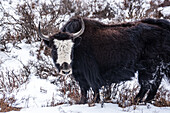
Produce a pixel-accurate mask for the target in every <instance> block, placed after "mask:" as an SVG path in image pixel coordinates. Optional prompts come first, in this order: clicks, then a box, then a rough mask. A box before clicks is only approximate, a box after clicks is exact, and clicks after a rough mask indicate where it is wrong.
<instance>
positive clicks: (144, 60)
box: [38, 17, 170, 103]
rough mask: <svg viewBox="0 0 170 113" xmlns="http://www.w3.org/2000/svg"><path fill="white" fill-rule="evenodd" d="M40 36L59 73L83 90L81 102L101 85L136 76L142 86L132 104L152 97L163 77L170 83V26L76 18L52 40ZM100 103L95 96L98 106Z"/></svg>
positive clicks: (153, 21)
mask: <svg viewBox="0 0 170 113" xmlns="http://www.w3.org/2000/svg"><path fill="white" fill-rule="evenodd" d="M38 33H39V36H40V38H41V39H43V41H44V43H45V44H46V45H47V46H48V47H49V48H51V56H52V58H53V61H54V64H55V66H56V68H57V71H58V72H59V73H61V74H63V75H67V74H72V76H73V77H74V78H75V80H76V81H77V82H78V83H79V85H80V89H81V95H82V96H81V99H80V103H86V102H87V91H88V90H89V89H90V88H92V89H93V91H94V92H95V93H96V94H98V93H99V89H100V88H101V87H102V86H107V85H111V84H112V83H120V82H122V81H127V80H131V79H132V78H133V77H134V76H135V73H136V72H138V82H139V84H140V90H139V93H138V94H137V95H136V97H135V100H136V101H137V100H139V101H140V102H141V101H142V99H143V98H144V96H145V94H146V93H147V94H148V95H147V98H146V99H145V100H144V101H145V102H150V101H151V100H153V99H154V96H155V95H156V92H157V89H158V87H159V85H160V84H161V80H162V78H163V76H165V75H166V76H167V78H168V79H170V22H169V21H167V20H165V19H151V18H147V19H143V20H139V21H135V22H126V23H120V24H111V25H110V24H104V23H101V22H99V21H96V20H92V19H88V18H82V17H74V18H71V19H70V20H69V21H68V22H67V23H66V24H65V25H64V26H63V27H62V28H61V30H60V31H59V32H57V33H56V34H54V35H52V36H46V35H44V34H43V33H41V29H40V23H39V28H38ZM97 101H99V96H97V100H96V102H97Z"/></svg>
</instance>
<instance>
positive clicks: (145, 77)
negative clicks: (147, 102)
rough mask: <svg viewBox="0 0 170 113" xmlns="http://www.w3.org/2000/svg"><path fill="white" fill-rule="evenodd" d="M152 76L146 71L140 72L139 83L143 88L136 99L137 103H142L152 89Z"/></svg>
mask: <svg viewBox="0 0 170 113" xmlns="http://www.w3.org/2000/svg"><path fill="white" fill-rule="evenodd" d="M150 76H152V75H150V73H147V72H146V71H143V70H142V71H139V75H138V82H139V84H140V86H141V88H140V90H139V93H138V94H137V95H136V97H135V102H141V101H142V99H143V98H144V96H145V94H146V93H147V91H148V90H149V89H150V84H149V77H150Z"/></svg>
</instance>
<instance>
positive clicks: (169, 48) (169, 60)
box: [141, 18, 170, 82]
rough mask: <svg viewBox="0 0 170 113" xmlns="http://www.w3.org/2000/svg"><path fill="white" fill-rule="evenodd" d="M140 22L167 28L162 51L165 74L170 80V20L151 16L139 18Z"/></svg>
mask: <svg viewBox="0 0 170 113" xmlns="http://www.w3.org/2000/svg"><path fill="white" fill-rule="evenodd" d="M141 22H143V23H147V24H152V25H156V26H159V27H161V28H163V29H165V30H167V35H166V37H165V39H164V45H163V51H165V54H164V60H165V62H166V64H167V65H166V76H167V78H168V79H169V82H170V22H169V21H168V20H165V19H151V18H148V19H143V20H141Z"/></svg>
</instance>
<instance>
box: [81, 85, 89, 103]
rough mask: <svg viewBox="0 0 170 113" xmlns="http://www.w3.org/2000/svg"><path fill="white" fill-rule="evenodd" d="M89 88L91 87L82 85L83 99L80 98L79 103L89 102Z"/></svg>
mask: <svg viewBox="0 0 170 113" xmlns="http://www.w3.org/2000/svg"><path fill="white" fill-rule="evenodd" d="M88 90H89V88H87V87H86V88H85V87H81V99H80V102H79V104H85V103H87V100H88V98H87V91H88Z"/></svg>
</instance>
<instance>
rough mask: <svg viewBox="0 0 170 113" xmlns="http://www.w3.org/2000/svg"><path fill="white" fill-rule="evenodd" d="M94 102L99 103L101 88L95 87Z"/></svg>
mask: <svg viewBox="0 0 170 113" xmlns="http://www.w3.org/2000/svg"><path fill="white" fill-rule="evenodd" d="M94 102H97V103H99V102H100V94H99V89H95V90H94Z"/></svg>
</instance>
